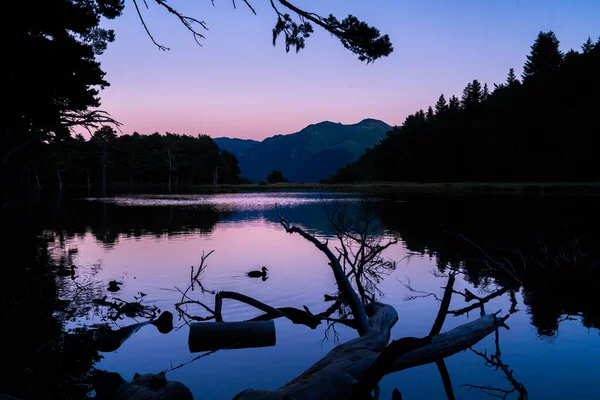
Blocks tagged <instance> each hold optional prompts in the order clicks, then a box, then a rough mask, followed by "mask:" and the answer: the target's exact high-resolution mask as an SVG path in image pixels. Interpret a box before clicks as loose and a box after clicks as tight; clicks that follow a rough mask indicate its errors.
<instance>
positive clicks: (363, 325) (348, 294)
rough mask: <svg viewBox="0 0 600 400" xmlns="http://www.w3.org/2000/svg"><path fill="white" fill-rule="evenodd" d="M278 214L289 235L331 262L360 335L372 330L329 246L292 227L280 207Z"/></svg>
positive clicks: (363, 309)
mask: <svg viewBox="0 0 600 400" xmlns="http://www.w3.org/2000/svg"><path fill="white" fill-rule="evenodd" d="M277 212H278V214H279V222H280V223H281V225H282V226H283V227H284V228H285V231H286V232H287V233H289V234H292V233H297V234H299V235H300V236H302V237H303V238H304V239H306V240H308V241H309V242H311V243H312V244H314V245H315V247H317V249H319V250H320V251H321V252H322V253H323V254H325V256H327V259H328V260H329V266H330V267H331V269H332V271H333V275H334V277H335V281H336V283H337V285H338V288H339V290H340V293H341V294H342V296H343V297H344V299H345V300H346V301H347V302H348V305H349V306H350V308H351V309H352V314H353V315H354V320H355V321H356V324H357V330H358V334H359V335H361V336H362V335H364V334H366V333H367V332H368V331H369V330H370V326H369V322H368V319H367V313H366V312H365V307H364V306H363V303H362V301H361V300H360V298H359V297H358V295H357V294H356V292H355V291H354V289H353V288H352V285H350V281H348V278H347V277H346V274H345V273H344V269H343V268H342V265H341V264H340V262H339V260H338V259H337V258H336V257H335V255H334V254H333V253H332V252H331V250H330V249H329V247H328V246H327V244H325V243H321V242H320V241H319V240H318V239H317V238H315V237H314V236H312V235H310V234H309V233H307V232H305V231H304V230H302V229H301V228H298V227H297V226H292V225H290V223H289V221H287V220H286V219H285V218H283V216H282V215H281V212H280V210H279V207H277Z"/></svg>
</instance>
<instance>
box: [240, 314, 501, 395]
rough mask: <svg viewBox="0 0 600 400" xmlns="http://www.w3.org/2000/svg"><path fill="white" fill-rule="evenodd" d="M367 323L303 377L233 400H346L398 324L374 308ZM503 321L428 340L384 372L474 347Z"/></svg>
mask: <svg viewBox="0 0 600 400" xmlns="http://www.w3.org/2000/svg"><path fill="white" fill-rule="evenodd" d="M375 307H376V308H377V310H376V312H375V314H374V315H373V316H372V317H371V318H370V319H369V324H370V326H371V328H372V329H371V330H370V331H369V332H368V333H367V334H366V335H363V336H360V337H358V338H356V339H354V340H351V341H349V342H346V343H344V344H341V345H339V346H337V347H335V348H334V349H333V350H331V351H330V352H329V354H327V355H326V356H325V357H324V358H322V359H321V360H319V361H317V362H316V363H315V364H314V365H313V366H312V367H310V368H309V369H308V370H306V371H305V372H304V373H303V374H302V375H300V376H299V377H297V378H295V379H294V380H292V381H290V382H288V383H287V384H285V385H284V386H283V387H282V388H280V389H278V390H274V391H269V390H252V389H248V390H245V391H243V392H241V393H240V394H238V395H237V396H236V397H235V399H239V400H247V399H252V400H254V399H261V400H272V399H279V400H283V399H286V398H288V399H289V398H293V399H351V398H352V397H353V395H354V391H355V389H356V388H355V386H356V383H357V382H359V381H360V380H361V379H362V377H363V375H364V374H365V373H366V372H367V371H369V369H370V368H371V366H372V365H373V364H374V362H375V360H376V359H377V357H378V356H379V354H380V352H381V351H382V350H383V349H384V348H385V347H386V344H387V342H388V340H389V336H390V330H391V328H392V326H393V325H394V324H395V323H396V321H397V320H398V314H397V313H396V310H394V308H393V307H392V306H389V305H386V304H379V303H377V304H375ZM503 321H504V319H503V318H498V317H496V316H494V315H492V314H488V315H485V316H483V317H481V318H479V319H477V320H475V321H472V322H468V323H466V324H464V325H461V326H459V327H457V328H454V329H452V330H450V331H448V332H445V333H442V334H439V335H436V336H434V337H432V338H431V344H429V345H426V346H424V347H421V348H419V349H416V350H413V351H409V352H408V353H404V354H402V355H400V356H399V357H398V358H397V359H396V360H395V361H394V362H393V363H392V364H391V370H389V371H386V373H391V372H394V371H400V370H403V369H407V368H412V367H416V366H419V365H424V364H429V363H431V362H436V361H437V360H440V359H443V358H445V357H449V356H451V355H453V354H456V353H458V352H460V351H463V350H466V349H468V348H469V347H471V346H473V345H474V344H476V343H477V342H479V341H480V340H481V339H483V338H484V337H486V336H487V335H489V334H490V333H492V332H494V331H495V330H496V329H498V327H499V326H500V325H501V324H502V322H503Z"/></svg>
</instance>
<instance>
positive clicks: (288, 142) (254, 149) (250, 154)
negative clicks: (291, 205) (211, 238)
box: [214, 118, 392, 182]
mask: <svg viewBox="0 0 600 400" xmlns="http://www.w3.org/2000/svg"><path fill="white" fill-rule="evenodd" d="M390 129H392V127H391V126H390V125H388V124H386V123H385V122H383V121H380V120H377V119H373V118H366V119H363V120H362V121H360V122H358V123H355V124H348V125H344V124H342V123H339V122H332V121H321V122H318V123H315V124H310V125H308V126H307V127H305V128H304V129H302V130H300V131H298V132H294V133H290V134H276V135H273V136H270V137H268V138H265V139H264V140H262V141H256V140H252V139H236V138H228V137H220V138H215V139H214V141H215V142H216V143H217V145H218V146H219V147H220V148H221V149H223V150H227V151H229V152H230V153H233V154H234V155H235V156H236V157H238V159H239V162H240V169H241V170H242V175H243V176H246V177H248V178H249V179H251V180H254V181H260V180H264V179H265V177H266V176H267V174H268V173H270V172H271V171H273V170H274V169H278V170H281V171H282V172H283V175H284V176H285V177H286V178H288V179H289V180H290V181H293V182H317V181H319V180H321V179H326V178H328V177H330V176H331V175H333V174H334V173H335V172H336V171H337V170H338V169H339V168H341V167H343V166H345V165H347V164H349V163H351V162H353V161H355V160H357V159H358V158H359V157H360V156H361V155H362V154H363V153H364V152H365V150H366V149H367V148H370V147H372V146H374V145H376V144H377V143H379V142H380V141H381V140H382V139H383V138H385V137H386V132H388V131H389V130H390Z"/></svg>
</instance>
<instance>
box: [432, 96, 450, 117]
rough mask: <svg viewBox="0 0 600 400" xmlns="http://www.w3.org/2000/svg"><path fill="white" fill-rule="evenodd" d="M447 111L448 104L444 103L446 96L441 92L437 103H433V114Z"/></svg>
mask: <svg viewBox="0 0 600 400" xmlns="http://www.w3.org/2000/svg"><path fill="white" fill-rule="evenodd" d="M446 111H448V104H447V103H446V98H445V97H444V94H443V93H442V94H441V95H440V98H439V99H438V101H437V103H435V115H440V114H443V113H445V112H446Z"/></svg>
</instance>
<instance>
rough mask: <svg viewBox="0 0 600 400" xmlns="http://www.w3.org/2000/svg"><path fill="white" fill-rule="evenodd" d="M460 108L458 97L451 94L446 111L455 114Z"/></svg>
mask: <svg viewBox="0 0 600 400" xmlns="http://www.w3.org/2000/svg"><path fill="white" fill-rule="evenodd" d="M459 110H460V101H459V100H458V97H456V96H452V97H450V102H449V103H448V112H449V113H450V114H456V113H457V112H458V111H459Z"/></svg>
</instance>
